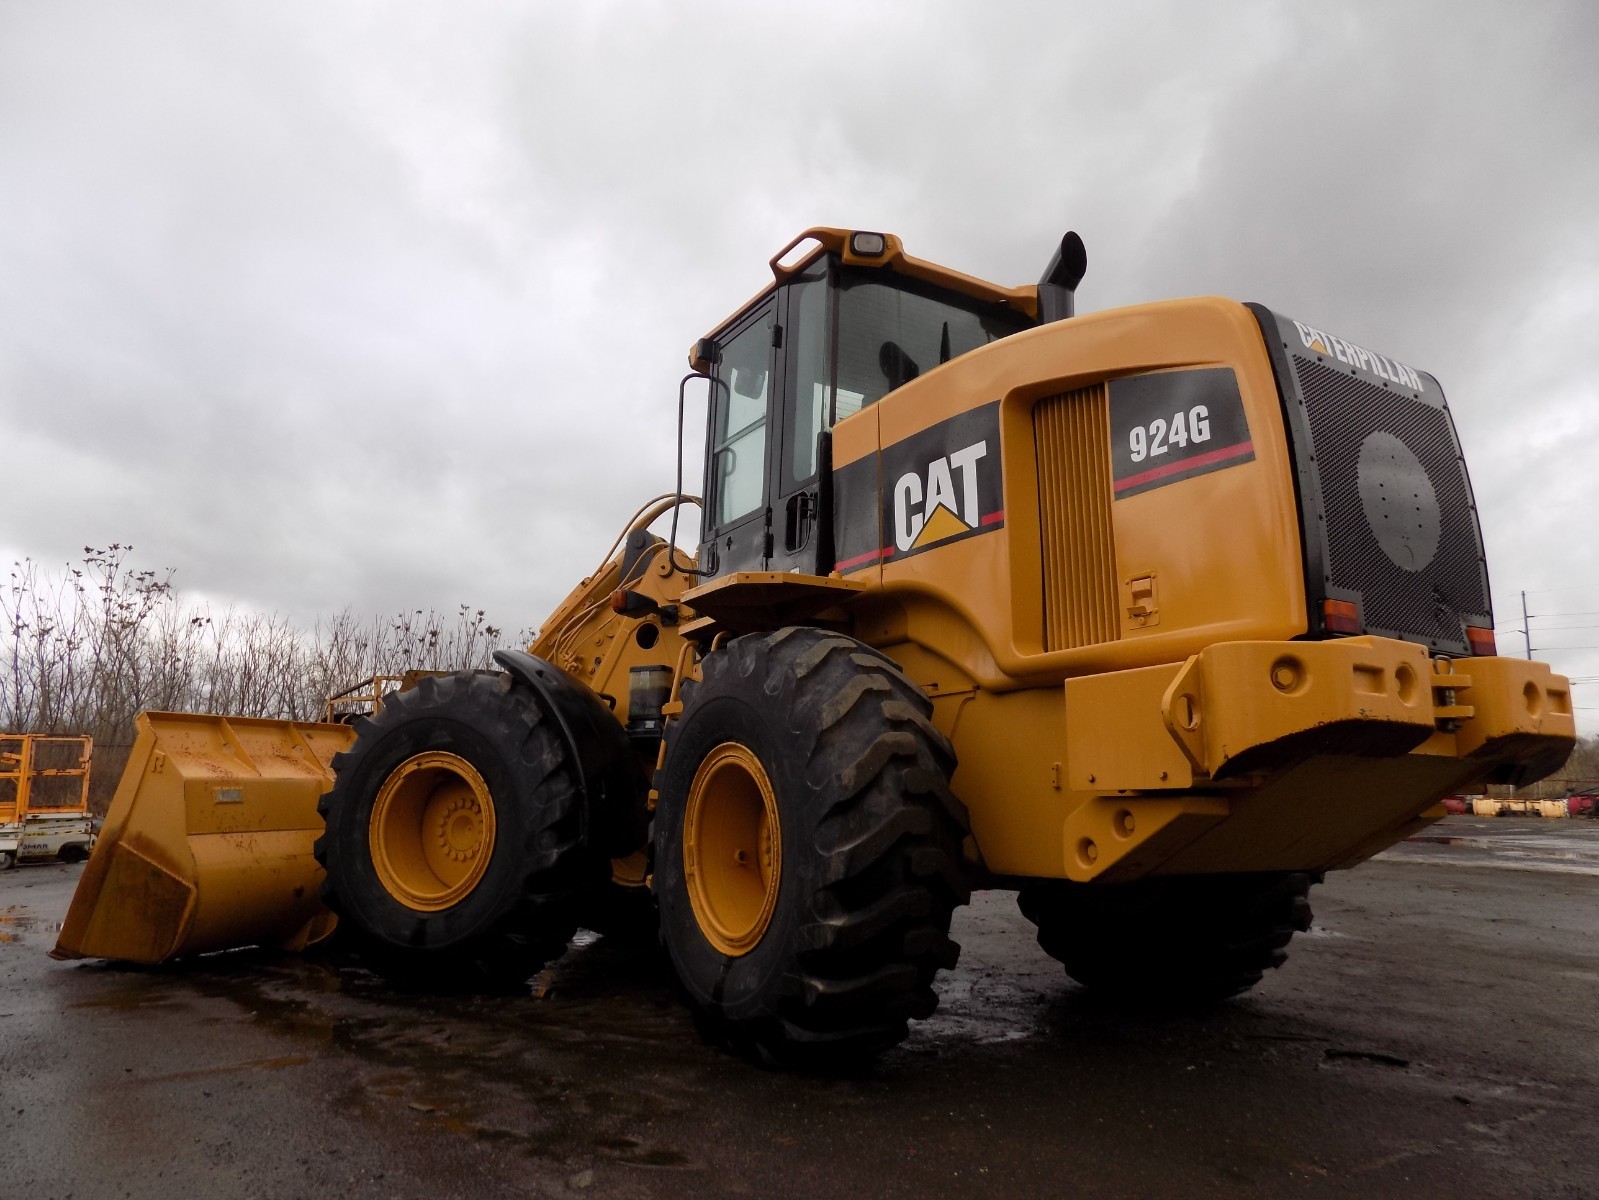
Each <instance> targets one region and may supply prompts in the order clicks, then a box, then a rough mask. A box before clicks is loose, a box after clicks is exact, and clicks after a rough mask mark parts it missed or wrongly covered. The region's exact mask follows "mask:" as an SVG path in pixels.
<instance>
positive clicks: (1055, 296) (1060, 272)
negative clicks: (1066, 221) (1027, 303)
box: [1038, 230, 1088, 325]
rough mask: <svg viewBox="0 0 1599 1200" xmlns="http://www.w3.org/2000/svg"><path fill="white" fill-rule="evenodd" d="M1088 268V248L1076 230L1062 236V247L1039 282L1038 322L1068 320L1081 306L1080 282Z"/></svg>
mask: <svg viewBox="0 0 1599 1200" xmlns="http://www.w3.org/2000/svg"><path fill="white" fill-rule="evenodd" d="M1087 271H1088V250H1087V248H1086V247H1085V246H1084V245H1083V239H1082V238H1080V237H1078V236H1077V233H1076V231H1075V230H1073V231H1070V232H1068V233H1067V234H1066V236H1065V237H1063V238H1061V240H1060V246H1059V247H1058V248H1057V249H1056V251H1055V254H1054V256H1053V257H1052V258H1051V259H1050V260H1049V266H1047V267H1045V268H1044V276H1043V278H1042V279H1040V280H1039V281H1038V322H1039V324H1040V325H1042V324H1046V323H1048V322H1050V321H1064V320H1065V319H1066V318H1067V317H1069V316H1071V315H1072V314H1073V313H1074V312H1075V311H1076V308H1077V304H1076V301H1077V285H1078V284H1079V283H1081V282H1082V281H1083V275H1084V274H1085V273H1086V272H1087Z"/></svg>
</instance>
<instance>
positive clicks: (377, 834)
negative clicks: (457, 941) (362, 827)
mask: <svg viewBox="0 0 1599 1200" xmlns="http://www.w3.org/2000/svg"><path fill="white" fill-rule="evenodd" d="M494 828H495V821H494V798H493V797H492V796H490V795H489V789H488V785H487V784H485V783H484V782H483V776H481V775H479V774H478V772H477V768H476V767H474V766H473V765H472V764H471V763H469V762H467V761H466V759H464V758H461V757H460V756H459V755H455V754H448V753H446V752H444V751H442V750H430V751H428V752H427V753H425V754H418V755H415V756H414V757H412V758H408V759H406V760H405V761H404V762H403V763H401V764H400V765H399V767H397V768H396V769H395V770H394V772H393V773H392V774H390V776H389V777H388V778H387V779H385V780H384V781H383V787H382V788H381V789H380V790H379V792H378V798H377V800H376V801H374V802H373V805H372V823H371V825H370V826H369V827H368V831H367V838H368V845H369V847H370V848H371V851H372V865H373V866H374V867H376V868H377V873H378V880H379V882H381V883H382V884H383V887H384V889H385V890H386V891H387V892H388V893H389V895H391V896H393V897H394V898H395V899H396V900H398V901H399V902H400V903H401V904H403V905H405V906H406V907H407V908H413V909H415V910H416V911H418V912H438V911H440V910H441V909H446V908H449V907H450V906H451V905H453V904H458V903H460V902H461V901H462V900H464V899H465V898H466V897H467V896H468V895H470V894H471V892H472V889H473V888H475V887H476V886H477V885H478V883H479V882H480V881H481V880H482V878H483V873H484V872H485V871H486V870H488V866H489V859H490V858H491V857H492V856H493V853H494Z"/></svg>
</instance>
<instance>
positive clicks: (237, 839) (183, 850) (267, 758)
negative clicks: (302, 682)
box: [50, 713, 355, 963]
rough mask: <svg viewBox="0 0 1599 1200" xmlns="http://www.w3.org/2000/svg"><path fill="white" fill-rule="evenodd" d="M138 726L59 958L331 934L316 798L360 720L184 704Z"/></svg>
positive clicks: (147, 957) (154, 953)
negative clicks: (182, 709) (195, 709)
mask: <svg viewBox="0 0 1599 1200" xmlns="http://www.w3.org/2000/svg"><path fill="white" fill-rule="evenodd" d="M137 729H138V737H137V740H136V741H135V743H134V747H133V753H132V754H131V755H130V756H129V758H128V765H127V769H126V770H125V771H124V772H123V774H122V779H121V782H120V783H118V785H117V791H116V796H115V797H114V798H113V799H112V801H111V810H110V812H109V813H108V814H107V817H106V822H105V826H104V828H103V829H102V830H101V833H100V838H99V840H98V842H97V843H96V844H95V848H94V853H93V855H92V856H91V857H90V859H89V862H88V865H87V866H86V867H85V868H84V871H83V877H82V878H81V879H80V880H79V881H78V889H77V892H76V893H75V894H74V895H73V897H72V905H71V907H70V909H69V910H68V912H67V919H66V922H65V924H64V925H63V926H62V929H61V935H60V937H59V938H58V939H57V941H56V946H55V949H54V950H52V951H51V952H50V954H51V957H53V958H62V959H65V958H115V959H122V960H125V961H128V962H136V963H160V962H165V961H166V960H168V959H171V958H177V957H181V956H185V955H190V954H203V953H205V952H206V951H210V950H227V949H232V948H234V947H239V946H277V947H282V948H283V949H287V950H299V949H303V948H304V947H305V946H307V945H309V944H311V943H313V942H316V941H320V940H321V939H322V938H325V937H326V936H327V935H328V934H330V933H331V932H332V931H333V926H334V922H335V918H334V917H333V915H332V914H331V913H329V912H328V911H327V909H325V908H324V907H323V906H322V901H321V899H320V897H319V896H318V894H317V886H318V884H319V882H320V881H321V878H322V868H321V867H320V866H318V865H317V862H316V859H315V858H314V857H313V856H312V846H313V844H314V843H315V842H316V839H317V838H318V837H320V836H321V834H322V818H321V817H319V816H318V815H317V811H316V805H317V797H319V796H320V795H321V794H322V793H323V792H324V791H326V790H327V789H328V787H330V786H331V785H332V782H333V772H332V768H331V766H330V765H329V764H330V763H331V761H332V759H333V756H334V755H335V754H337V753H338V752H339V751H341V750H344V749H347V748H348V747H349V745H350V743H351V742H353V741H354V739H355V734H354V731H353V730H352V729H351V728H350V727H349V726H347V725H324V724H314V723H310V722H296V721H269V720H260V719H256V718H251V717H218V716H205V715H199V714H188V713H141V714H140V715H139V717H138V718H137Z"/></svg>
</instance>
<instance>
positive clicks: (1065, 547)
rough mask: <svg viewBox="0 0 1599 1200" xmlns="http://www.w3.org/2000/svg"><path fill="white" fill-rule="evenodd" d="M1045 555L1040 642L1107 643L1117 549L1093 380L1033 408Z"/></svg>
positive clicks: (1105, 419)
mask: <svg viewBox="0 0 1599 1200" xmlns="http://www.w3.org/2000/svg"><path fill="white" fill-rule="evenodd" d="M1033 439H1034V440H1033V444H1034V448H1035V452H1036V453H1037V455H1038V504H1039V514H1038V515H1039V528H1040V530H1041V531H1042V534H1043V543H1044V544H1043V556H1044V645H1045V648H1046V649H1049V650H1067V649H1070V648H1071V647H1073V646H1090V645H1093V644H1095V643H1097V642H1109V641H1114V640H1115V638H1116V636H1117V632H1118V630H1117V623H1116V553H1115V547H1114V544H1113V542H1112V540H1111V519H1110V505H1111V486H1110V449H1109V448H1110V406H1109V403H1108V401H1107V399H1106V394H1105V388H1104V386H1103V385H1098V386H1095V387H1090V388H1082V389H1080V390H1078V391H1075V392H1066V393H1065V394H1063V395H1060V396H1051V397H1049V398H1048V399H1047V400H1044V401H1042V402H1040V403H1039V404H1038V406H1037V407H1036V408H1034V409H1033Z"/></svg>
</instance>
